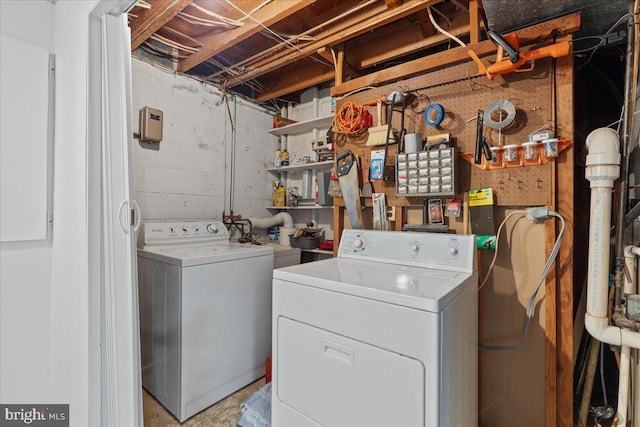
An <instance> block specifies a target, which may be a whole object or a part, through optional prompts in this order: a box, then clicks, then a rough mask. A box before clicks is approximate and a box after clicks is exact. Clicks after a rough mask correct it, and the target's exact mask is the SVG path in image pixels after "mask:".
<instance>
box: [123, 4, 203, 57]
mask: <svg viewBox="0 0 640 427" xmlns="http://www.w3.org/2000/svg"><path fill="white" fill-rule="evenodd" d="M191 1H192V0H158V1H156V2H154V3H153V4H152V5H151V7H150V8H149V9H147V8H138V9H141V10H140V12H137V18H136V19H135V20H133V22H132V23H131V50H132V51H133V50H135V49H136V48H137V47H138V46H140V45H141V44H142V43H144V41H145V40H147V39H148V38H149V37H151V36H152V35H153V33H155V32H156V31H158V30H159V29H160V28H162V27H163V26H164V25H165V24H166V23H167V22H169V21H170V20H172V19H173V18H174V17H175V16H176V15H177V14H178V13H180V12H182V10H183V9H184V8H185V7H187V6H188V5H190V4H191Z"/></svg>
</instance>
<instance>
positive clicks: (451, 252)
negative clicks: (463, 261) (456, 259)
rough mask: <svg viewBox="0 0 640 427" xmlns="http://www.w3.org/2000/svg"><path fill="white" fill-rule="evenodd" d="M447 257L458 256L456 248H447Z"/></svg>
mask: <svg viewBox="0 0 640 427" xmlns="http://www.w3.org/2000/svg"><path fill="white" fill-rule="evenodd" d="M449 255H458V248H456V247H454V246H449Z"/></svg>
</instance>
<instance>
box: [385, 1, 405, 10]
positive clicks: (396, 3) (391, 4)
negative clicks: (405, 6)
mask: <svg viewBox="0 0 640 427" xmlns="http://www.w3.org/2000/svg"><path fill="white" fill-rule="evenodd" d="M384 3H385V4H386V5H387V7H388V8H389V9H393V8H394V7H398V6H400V5H401V4H402V0H384Z"/></svg>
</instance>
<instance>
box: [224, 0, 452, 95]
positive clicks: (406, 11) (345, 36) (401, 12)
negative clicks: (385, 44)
mask: <svg viewBox="0 0 640 427" xmlns="http://www.w3.org/2000/svg"><path fill="white" fill-rule="evenodd" d="M439 1H441V0H409V1H407V2H406V3H404V4H403V5H401V6H399V7H396V8H394V9H390V10H386V7H385V6H381V7H382V8H383V9H382V10H381V9H380V7H378V8H377V9H374V10H372V11H371V14H370V15H368V17H367V18H365V19H364V20H362V16H356V17H355V18H351V19H347V20H346V21H344V22H342V23H341V24H340V25H336V26H335V27H332V28H331V29H330V30H328V31H327V32H324V33H320V34H316V41H315V42H311V43H309V44H307V45H306V46H303V47H300V48H298V49H296V50H286V51H284V52H281V53H279V54H278V55H274V56H272V57H270V58H268V59H265V60H262V61H258V62H256V63H253V64H248V65H247V71H246V72H244V73H242V74H239V75H237V76H234V77H233V78H231V79H229V81H228V82H227V87H234V86H238V85H241V84H243V83H244V82H246V81H248V80H252V79H254V78H256V77H260V76H262V75H265V74H267V73H270V72H273V71H275V70H277V69H280V68H282V67H284V66H286V65H287V64H290V63H292V62H295V61H297V60H300V59H302V58H305V57H307V56H309V55H312V54H313V53H315V52H316V51H317V50H318V49H320V48H321V47H323V46H334V45H336V44H339V43H342V42H345V41H347V40H350V39H352V38H354V37H357V36H359V35H362V34H364V33H367V32H369V31H372V30H374V29H376V28H379V27H382V26H384V25H386V24H388V23H390V22H393V21H396V20H398V19H401V18H404V17H406V16H408V15H411V14H413V13H415V12H417V11H418V10H421V9H424V8H426V7H428V6H430V5H431V4H434V3H438V2H439ZM376 11H377V12H376Z"/></svg>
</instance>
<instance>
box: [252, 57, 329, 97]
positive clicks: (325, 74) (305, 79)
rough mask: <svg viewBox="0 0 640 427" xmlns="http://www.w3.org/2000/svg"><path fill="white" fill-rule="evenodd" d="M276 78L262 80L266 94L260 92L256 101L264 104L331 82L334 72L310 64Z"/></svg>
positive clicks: (280, 74) (322, 66)
mask: <svg viewBox="0 0 640 427" xmlns="http://www.w3.org/2000/svg"><path fill="white" fill-rule="evenodd" d="M277 74H278V78H277V79H275V80H271V81H265V80H262V81H261V82H260V83H261V84H262V85H264V86H266V87H268V88H271V89H270V90H269V91H268V92H262V93H260V94H259V96H257V97H256V101H258V102H264V101H267V100H269V99H273V98H277V97H279V96H283V95H286V94H288V93H292V92H296V91H299V90H302V89H307V88H309V87H312V86H315V85H318V84H320V83H325V82H328V81H331V80H333V79H334V78H335V75H336V74H335V71H334V70H332V69H328V68H327V67H326V66H324V65H321V64H317V63H315V62H314V63H311V64H307V65H305V66H303V67H297V68H295V69H293V70H288V71H286V72H282V73H277Z"/></svg>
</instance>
